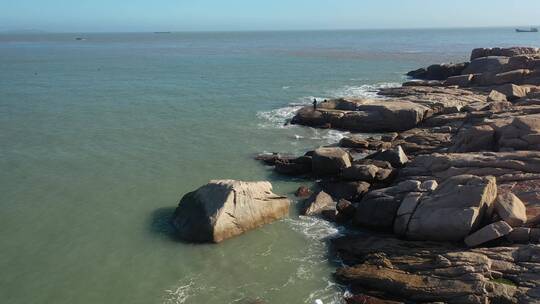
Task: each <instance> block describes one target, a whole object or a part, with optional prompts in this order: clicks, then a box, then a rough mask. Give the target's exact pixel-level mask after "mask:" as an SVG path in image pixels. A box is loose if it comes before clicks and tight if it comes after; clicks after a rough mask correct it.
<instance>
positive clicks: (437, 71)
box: [407, 62, 468, 80]
mask: <svg viewBox="0 0 540 304" xmlns="http://www.w3.org/2000/svg"><path fill="white" fill-rule="evenodd" d="M467 64H468V63H467V62H462V63H443V64H433V65H430V66H429V67H427V68H426V69H424V68H422V69H418V70H414V71H410V72H408V73H407V76H409V77H413V78H416V79H426V80H444V79H446V78H448V77H452V76H457V75H460V74H461V72H462V71H463V69H465V68H466V67H467Z"/></svg>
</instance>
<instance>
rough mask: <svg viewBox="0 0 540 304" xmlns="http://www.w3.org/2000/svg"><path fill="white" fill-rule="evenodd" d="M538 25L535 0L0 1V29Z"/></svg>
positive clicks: (539, 0)
mask: <svg viewBox="0 0 540 304" xmlns="http://www.w3.org/2000/svg"><path fill="white" fill-rule="evenodd" d="M538 24H540V0H453V1H447V0H446V1H439V0H377V1H375V0H373V1H371V0H370V1H367V0H365V1H364V0H265V1H261V0H176V1H175V0H129V1H128V0H0V30H23V29H38V30H45V31H57V32H78V31H80V32H103V31H213V30H300V29H308V30H314V29H365V28H425V27H477V26H514V25H516V26H517V25H523V26H528V25H538Z"/></svg>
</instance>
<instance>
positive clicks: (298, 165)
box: [274, 156, 312, 176]
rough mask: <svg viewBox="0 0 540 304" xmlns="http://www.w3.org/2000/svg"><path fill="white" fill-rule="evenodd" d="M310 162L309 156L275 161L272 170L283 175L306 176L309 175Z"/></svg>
mask: <svg viewBox="0 0 540 304" xmlns="http://www.w3.org/2000/svg"><path fill="white" fill-rule="evenodd" d="M311 163H312V160H311V157H310V156H302V157H298V158H294V159H288V160H282V159H279V160H276V162H275V164H274V166H275V167H274V170H275V171H276V172H277V173H279V174H283V175H291V176H298V175H306V174H309V173H311V167H312V164H311Z"/></svg>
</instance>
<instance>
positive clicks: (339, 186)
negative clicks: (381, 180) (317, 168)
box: [319, 181, 370, 201]
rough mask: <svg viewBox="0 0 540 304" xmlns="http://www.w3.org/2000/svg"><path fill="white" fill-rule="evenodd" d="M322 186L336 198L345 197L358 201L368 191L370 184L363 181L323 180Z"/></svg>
mask: <svg viewBox="0 0 540 304" xmlns="http://www.w3.org/2000/svg"><path fill="white" fill-rule="evenodd" d="M319 185H320V186H321V188H322V189H323V190H324V191H325V192H326V193H328V194H330V195H331V196H332V197H333V198H334V199H336V200H340V199H345V200H348V201H358V200H360V199H362V197H363V196H364V194H365V193H367V192H368V190H369V187H370V184H369V183H366V182H362V181H354V182H344V181H322V182H320V183H319Z"/></svg>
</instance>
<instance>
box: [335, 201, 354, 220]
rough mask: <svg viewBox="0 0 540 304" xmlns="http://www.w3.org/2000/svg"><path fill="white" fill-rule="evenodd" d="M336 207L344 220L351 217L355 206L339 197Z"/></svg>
mask: <svg viewBox="0 0 540 304" xmlns="http://www.w3.org/2000/svg"><path fill="white" fill-rule="evenodd" d="M336 209H337V211H338V213H339V214H340V215H341V216H342V217H343V218H344V219H346V220H350V219H352V218H353V216H354V214H355V212H356V207H355V206H354V205H353V204H352V203H351V202H350V201H348V200H344V199H340V200H339V202H338V203H337V206H336Z"/></svg>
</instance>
